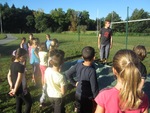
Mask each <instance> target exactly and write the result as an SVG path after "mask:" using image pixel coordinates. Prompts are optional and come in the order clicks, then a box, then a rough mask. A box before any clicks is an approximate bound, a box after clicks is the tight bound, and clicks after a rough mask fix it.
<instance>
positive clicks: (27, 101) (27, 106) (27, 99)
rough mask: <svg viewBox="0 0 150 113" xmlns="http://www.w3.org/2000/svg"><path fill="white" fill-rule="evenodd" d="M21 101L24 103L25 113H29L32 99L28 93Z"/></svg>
mask: <svg viewBox="0 0 150 113" xmlns="http://www.w3.org/2000/svg"><path fill="white" fill-rule="evenodd" d="M22 99H23V100H24V102H25V113H30V111H31V106H32V98H31V95H30V93H29V92H28V93H27V94H26V95H24V96H23V97H22Z"/></svg>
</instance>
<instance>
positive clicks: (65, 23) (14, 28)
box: [0, 3, 150, 33]
mask: <svg viewBox="0 0 150 113" xmlns="http://www.w3.org/2000/svg"><path fill="white" fill-rule="evenodd" d="M146 18H150V15H149V12H146V11H144V9H140V10H139V9H135V10H134V11H133V13H132V15H131V16H130V17H129V20H136V19H146ZM105 20H110V21H113V22H118V21H122V20H121V17H120V16H119V15H118V14H117V13H116V12H115V11H113V12H111V13H109V14H108V15H107V16H106V17H102V18H96V19H95V20H93V19H90V18H89V12H88V11H86V10H84V11H75V10H74V9H68V10H67V11H66V12H64V11H63V9H62V8H58V9H54V10H51V11H50V13H49V14H46V13H44V11H43V10H42V9H39V10H37V11H35V10H31V9H29V8H28V7H27V6H23V7H22V8H16V7H15V5H14V4H13V5H12V6H11V7H10V6H9V5H8V4H7V3H5V4H0V24H1V29H2V30H3V32H4V33H8V32H9V33H30V32H32V33H34V32H37V33H38V32H57V33H60V32H63V31H78V30H81V31H83V32H86V30H96V29H97V28H98V29H100V28H101V27H103V26H104V21H105ZM79 28H80V29H79ZM112 29H113V31H114V32H125V30H126V25H125V23H122V24H114V25H113V26H112ZM129 32H133V33H149V32H150V21H142V22H134V23H129Z"/></svg>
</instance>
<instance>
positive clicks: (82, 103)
mask: <svg viewBox="0 0 150 113" xmlns="http://www.w3.org/2000/svg"><path fill="white" fill-rule="evenodd" d="M94 56H95V50H94V48H92V47H90V46H87V47H85V48H83V49H82V57H83V59H84V62H81V63H77V64H76V65H75V66H73V67H72V68H70V69H69V70H68V71H67V72H66V76H67V78H68V79H69V80H70V82H71V84H72V85H74V86H76V94H75V99H76V102H75V111H76V112H78V113H92V111H93V101H92V100H93V98H95V97H96V95H97V94H98V83H97V78H96V71H95V69H94V68H93V67H92V62H93V61H94V58H95V57H94ZM75 73H76V77H77V81H75V80H74V78H73V75H74V74H75Z"/></svg>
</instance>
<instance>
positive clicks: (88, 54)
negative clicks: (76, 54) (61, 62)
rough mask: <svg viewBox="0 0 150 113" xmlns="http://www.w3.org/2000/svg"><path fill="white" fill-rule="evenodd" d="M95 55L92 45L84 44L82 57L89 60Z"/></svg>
mask: <svg viewBox="0 0 150 113" xmlns="http://www.w3.org/2000/svg"><path fill="white" fill-rule="evenodd" d="M94 56H95V50H94V48H93V47H90V46H86V47H84V48H83V49H82V57H83V58H84V60H87V61H91V60H92V59H93V58H94Z"/></svg>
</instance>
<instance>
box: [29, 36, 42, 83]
mask: <svg viewBox="0 0 150 113" xmlns="http://www.w3.org/2000/svg"><path fill="white" fill-rule="evenodd" d="M37 46H38V42H37V40H36V39H35V38H33V39H32V45H31V53H30V54H31V57H30V64H31V65H32V67H33V74H32V82H33V83H34V85H36V80H35V76H36V75H37V74H38V72H39V63H40V60H39V56H38V48H37Z"/></svg>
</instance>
